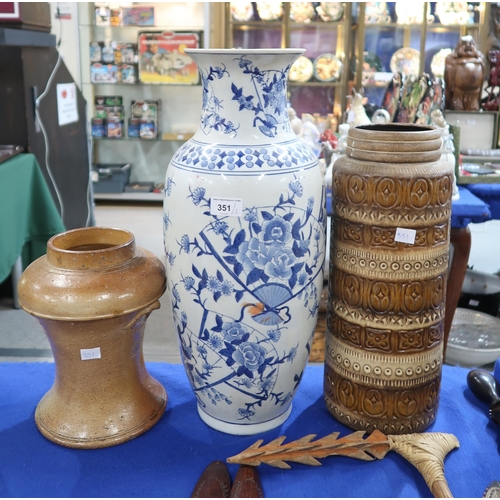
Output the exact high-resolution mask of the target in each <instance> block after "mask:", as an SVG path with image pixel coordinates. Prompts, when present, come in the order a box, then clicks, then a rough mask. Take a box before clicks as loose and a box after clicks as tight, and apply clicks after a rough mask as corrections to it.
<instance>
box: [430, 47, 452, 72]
mask: <svg viewBox="0 0 500 500" xmlns="http://www.w3.org/2000/svg"><path fill="white" fill-rule="evenodd" d="M452 52H453V49H441V50H440V51H439V52H436V53H435V54H434V55H433V56H432V59H431V71H432V74H433V75H434V77H435V78H444V67H445V60H446V57H447V56H448V55H450V54H451V53H452Z"/></svg>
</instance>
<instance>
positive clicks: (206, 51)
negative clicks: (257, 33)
mask: <svg viewBox="0 0 500 500" xmlns="http://www.w3.org/2000/svg"><path fill="white" fill-rule="evenodd" d="M305 51H306V49H184V52H185V53H186V54H188V55H189V54H214V55H216V54H220V55H231V54H236V55H279V54H299V55H301V54H304V53H305Z"/></svg>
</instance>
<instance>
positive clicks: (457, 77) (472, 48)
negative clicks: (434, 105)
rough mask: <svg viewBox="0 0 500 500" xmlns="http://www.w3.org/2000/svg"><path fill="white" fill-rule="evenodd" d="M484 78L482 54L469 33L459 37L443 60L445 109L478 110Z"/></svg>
mask: <svg viewBox="0 0 500 500" xmlns="http://www.w3.org/2000/svg"><path fill="white" fill-rule="evenodd" d="M484 79H485V59H484V55H483V54H482V53H481V52H480V51H479V50H478V49H477V47H476V43H475V41H474V39H473V38H472V37H471V36H470V35H467V36H463V37H461V38H460V40H459V41H458V44H457V46H456V48H455V50H454V51H453V52H452V53H451V54H450V55H448V56H447V57H446V60H445V70H444V81H445V107H446V109H454V110H465V111H479V109H480V107H481V90H482V88H483V80H484Z"/></svg>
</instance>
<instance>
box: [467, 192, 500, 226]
mask: <svg viewBox="0 0 500 500" xmlns="http://www.w3.org/2000/svg"><path fill="white" fill-rule="evenodd" d="M467 189H468V190H469V191H470V192H471V193H472V194H474V195H475V196H476V197H478V198H480V199H481V200H482V201H483V202H485V203H487V204H488V206H489V209H490V212H491V218H492V219H500V184H467Z"/></svg>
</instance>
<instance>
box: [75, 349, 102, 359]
mask: <svg viewBox="0 0 500 500" xmlns="http://www.w3.org/2000/svg"><path fill="white" fill-rule="evenodd" d="M80 358H81V359H82V361H86V360H87V359H101V348H100V347H94V348H93V349H80Z"/></svg>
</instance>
